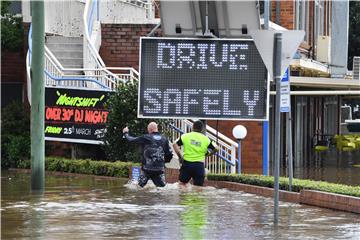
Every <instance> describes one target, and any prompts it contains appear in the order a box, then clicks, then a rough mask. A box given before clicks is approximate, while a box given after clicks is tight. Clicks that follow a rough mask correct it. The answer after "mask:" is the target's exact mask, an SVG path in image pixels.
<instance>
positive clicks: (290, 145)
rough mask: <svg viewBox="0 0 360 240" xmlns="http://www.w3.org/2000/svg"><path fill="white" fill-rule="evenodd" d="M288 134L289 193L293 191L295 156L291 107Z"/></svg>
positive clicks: (287, 119)
mask: <svg viewBox="0 0 360 240" xmlns="http://www.w3.org/2000/svg"><path fill="white" fill-rule="evenodd" d="M286 125H287V126H286V129H287V131H286V133H287V136H286V138H287V146H288V169H289V191H290V192H291V191H292V179H293V154H292V151H293V150H292V132H291V125H292V124H291V105H290V108H289V112H287V113H286Z"/></svg>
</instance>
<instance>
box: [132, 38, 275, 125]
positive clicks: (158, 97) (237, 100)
mask: <svg viewBox="0 0 360 240" xmlns="http://www.w3.org/2000/svg"><path fill="white" fill-rule="evenodd" d="M267 100H268V81H267V71H266V68H265V65H264V63H263V61H262V59H261V57H260V54H259V52H258V51H257V49H256V47H255V44H254V42H253V41H252V40H248V39H236V40H220V39H189V38H183V39H177V38H141V57H140V87H139V101H138V102H139V106H138V117H140V118H154V117H157V118H203V119H239V120H257V121H263V120H266V119H268V107H267V104H268V101H267Z"/></svg>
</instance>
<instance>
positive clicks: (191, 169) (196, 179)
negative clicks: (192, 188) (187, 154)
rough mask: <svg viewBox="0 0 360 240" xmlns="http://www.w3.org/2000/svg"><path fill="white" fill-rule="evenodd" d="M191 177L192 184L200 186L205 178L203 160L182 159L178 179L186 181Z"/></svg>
mask: <svg viewBox="0 0 360 240" xmlns="http://www.w3.org/2000/svg"><path fill="white" fill-rule="evenodd" d="M191 178H192V179H193V183H194V185H197V186H202V185H203V184H204V179H205V166H204V163H203V162H188V161H186V160H184V162H183V164H182V166H181V168H180V175H179V180H180V182H182V183H188V182H189V181H190V179H191Z"/></svg>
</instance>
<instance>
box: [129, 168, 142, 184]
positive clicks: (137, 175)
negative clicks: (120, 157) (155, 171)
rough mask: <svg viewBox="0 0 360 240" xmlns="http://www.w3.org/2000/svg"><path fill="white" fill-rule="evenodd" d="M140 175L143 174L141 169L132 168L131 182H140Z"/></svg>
mask: <svg viewBox="0 0 360 240" xmlns="http://www.w3.org/2000/svg"><path fill="white" fill-rule="evenodd" d="M140 173H141V170H140V167H132V168H131V181H132V182H139V178H140Z"/></svg>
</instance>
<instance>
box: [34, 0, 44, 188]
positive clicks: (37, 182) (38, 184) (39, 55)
mask: <svg viewBox="0 0 360 240" xmlns="http://www.w3.org/2000/svg"><path fill="white" fill-rule="evenodd" d="M31 4H32V5H31V7H32V24H33V33H32V36H33V41H32V49H33V52H32V57H31V190H33V191H40V192H42V191H44V185H45V183H44V182H45V133H44V119H45V118H44V112H45V110H44V109H45V103H44V102H45V93H44V92H45V87H44V44H45V30H44V29H45V28H44V1H31Z"/></svg>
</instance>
